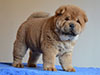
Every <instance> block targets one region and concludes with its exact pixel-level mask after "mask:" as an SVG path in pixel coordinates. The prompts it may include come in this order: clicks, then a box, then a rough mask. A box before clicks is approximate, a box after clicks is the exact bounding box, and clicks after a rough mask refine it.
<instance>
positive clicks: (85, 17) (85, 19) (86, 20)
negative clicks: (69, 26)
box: [84, 15, 88, 23]
mask: <svg viewBox="0 0 100 75" xmlns="http://www.w3.org/2000/svg"><path fill="white" fill-rule="evenodd" d="M84 21H85V23H86V22H88V18H87V16H86V15H84Z"/></svg>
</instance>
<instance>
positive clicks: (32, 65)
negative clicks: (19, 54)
mask: <svg viewBox="0 0 100 75" xmlns="http://www.w3.org/2000/svg"><path fill="white" fill-rule="evenodd" d="M27 66H28V67H37V65H36V64H28V65H27Z"/></svg>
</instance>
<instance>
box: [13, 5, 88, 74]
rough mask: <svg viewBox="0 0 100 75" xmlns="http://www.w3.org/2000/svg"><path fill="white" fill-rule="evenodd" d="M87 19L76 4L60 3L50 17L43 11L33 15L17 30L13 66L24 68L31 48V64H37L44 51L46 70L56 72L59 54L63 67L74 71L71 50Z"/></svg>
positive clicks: (29, 61)
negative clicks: (28, 50)
mask: <svg viewBox="0 0 100 75" xmlns="http://www.w3.org/2000/svg"><path fill="white" fill-rule="evenodd" d="M87 20H88V19H87V16H86V14H85V12H84V11H83V10H82V9H80V8H79V7H77V6H73V5H65V6H61V7H60V8H58V9H57V10H56V12H55V15H54V16H51V17H48V14H47V13H43V12H40V13H34V14H32V15H31V16H30V17H29V18H28V19H27V20H26V21H25V22H24V23H23V24H22V25H21V26H20V28H19V30H18V32H17V37H16V40H15V43H14V50H13V66H14V67H24V66H23V65H22V58H23V57H24V55H25V53H26V51H27V49H28V48H29V49H30V57H29V60H28V66H29V67H36V62H37V60H38V58H39V56H40V54H41V53H43V67H44V70H49V71H56V68H55V66H54V64H55V58H56V56H58V58H59V62H60V64H61V66H62V68H63V70H65V71H70V72H72V71H73V72H74V71H75V69H74V68H73V66H72V51H73V47H74V45H75V43H76V40H77V39H78V37H79V35H80V33H81V32H82V31H83V29H84V27H85V23H86V22H87Z"/></svg>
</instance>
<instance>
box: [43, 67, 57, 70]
mask: <svg viewBox="0 0 100 75" xmlns="http://www.w3.org/2000/svg"><path fill="white" fill-rule="evenodd" d="M44 70H47V71H57V69H56V68H53V67H47V68H44Z"/></svg>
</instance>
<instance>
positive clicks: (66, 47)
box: [57, 42, 73, 56]
mask: <svg viewBox="0 0 100 75" xmlns="http://www.w3.org/2000/svg"><path fill="white" fill-rule="evenodd" d="M57 50H58V51H59V52H58V54H57V56H61V55H63V54H64V53H66V52H67V53H68V52H72V50H73V46H72V44H71V43H70V42H59V43H58V45H57Z"/></svg>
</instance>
